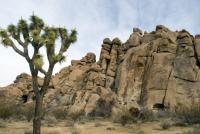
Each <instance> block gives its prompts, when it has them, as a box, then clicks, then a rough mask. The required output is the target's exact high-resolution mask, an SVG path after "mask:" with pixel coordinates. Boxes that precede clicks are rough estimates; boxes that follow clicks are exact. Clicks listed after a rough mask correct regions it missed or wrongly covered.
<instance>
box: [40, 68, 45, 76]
mask: <svg viewBox="0 0 200 134" xmlns="http://www.w3.org/2000/svg"><path fill="white" fill-rule="evenodd" d="M39 71H40V73H42V74H44V75H46V74H47V72H46V71H45V70H44V69H43V68H40V69H39Z"/></svg>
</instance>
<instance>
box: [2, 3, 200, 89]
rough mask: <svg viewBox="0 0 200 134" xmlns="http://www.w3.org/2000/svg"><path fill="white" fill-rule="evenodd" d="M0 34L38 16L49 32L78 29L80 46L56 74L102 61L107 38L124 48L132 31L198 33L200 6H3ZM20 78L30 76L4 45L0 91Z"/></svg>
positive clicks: (19, 58)
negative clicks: (91, 57)
mask: <svg viewBox="0 0 200 134" xmlns="http://www.w3.org/2000/svg"><path fill="white" fill-rule="evenodd" d="M0 3H1V5H0V28H5V27H7V25H9V24H11V23H12V24H17V22H18V20H19V19H20V18H21V17H22V18H24V19H27V20H28V19H29V17H30V15H32V14H33V12H34V14H35V15H37V16H39V17H41V18H43V20H44V21H45V23H46V24H48V25H51V26H65V27H66V28H67V29H73V28H76V29H77V31H78V41H77V42H76V43H75V44H73V45H72V46H71V47H70V48H69V49H68V51H67V53H66V54H65V55H66V56H67V58H66V62H64V63H62V64H61V65H60V64H58V65H56V67H55V69H54V73H56V72H58V71H59V70H60V69H61V68H62V67H65V66H67V65H69V64H70V62H71V59H81V58H82V57H83V56H84V55H85V54H86V53H87V52H94V53H95V54H96V56H97V59H98V57H99V53H100V49H101V44H102V40H103V39H104V38H105V37H109V38H111V39H113V38H114V37H119V38H120V39H121V40H122V42H125V41H126V40H127V39H128V37H129V35H130V34H131V33H132V29H133V27H138V28H140V29H142V30H143V31H147V32H151V31H153V30H155V27H156V25H159V24H162V25H165V26H166V27H168V28H170V29H171V30H174V31H175V30H181V29H187V30H188V31H189V32H190V33H191V34H193V35H195V34H198V33H200V17H199V13H200V8H199V5H200V0H0ZM22 72H26V73H29V67H28V64H27V63H26V61H25V59H23V58H22V57H21V56H19V55H18V54H16V53H15V52H14V51H13V50H12V49H11V48H4V47H3V46H2V45H0V86H1V87H2V86H6V85H8V84H10V83H12V82H13V81H14V80H15V78H16V76H17V75H19V74H20V73H22Z"/></svg>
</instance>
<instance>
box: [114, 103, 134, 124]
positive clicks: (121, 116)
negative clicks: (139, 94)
mask: <svg viewBox="0 0 200 134" xmlns="http://www.w3.org/2000/svg"><path fill="white" fill-rule="evenodd" d="M111 118H112V121H113V122H115V123H121V124H122V125H123V126H124V125H126V124H127V123H128V122H130V121H133V116H132V115H131V113H130V111H129V109H128V108H127V107H126V106H121V107H120V108H113V109H112V117H111Z"/></svg>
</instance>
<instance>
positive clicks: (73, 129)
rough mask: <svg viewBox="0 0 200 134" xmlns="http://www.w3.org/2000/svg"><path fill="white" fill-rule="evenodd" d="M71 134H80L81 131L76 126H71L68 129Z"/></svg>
mask: <svg viewBox="0 0 200 134" xmlns="http://www.w3.org/2000/svg"><path fill="white" fill-rule="evenodd" d="M70 132H71V134H81V130H80V129H79V128H77V127H76V126H73V127H71V128H70Z"/></svg>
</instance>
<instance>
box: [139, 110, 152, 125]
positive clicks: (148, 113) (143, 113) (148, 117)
mask: <svg viewBox="0 0 200 134" xmlns="http://www.w3.org/2000/svg"><path fill="white" fill-rule="evenodd" d="M138 119H139V120H141V121H143V122H147V121H155V119H156V117H155V114H154V112H153V111H152V110H150V109H148V108H142V109H140V113H139V117H138Z"/></svg>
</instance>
